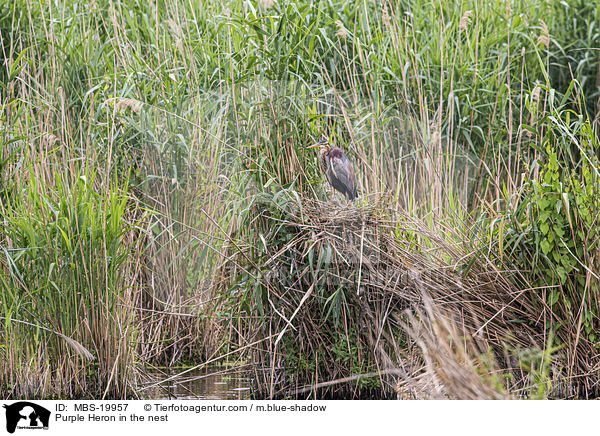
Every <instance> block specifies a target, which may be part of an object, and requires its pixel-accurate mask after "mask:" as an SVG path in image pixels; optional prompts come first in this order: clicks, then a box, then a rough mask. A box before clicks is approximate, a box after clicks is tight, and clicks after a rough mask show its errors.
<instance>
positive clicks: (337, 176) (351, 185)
mask: <svg viewBox="0 0 600 436" xmlns="http://www.w3.org/2000/svg"><path fill="white" fill-rule="evenodd" d="M316 146H319V147H320V148H321V150H320V151H319V164H320V166H321V169H322V170H323V172H324V173H325V176H326V177H327V181H328V182H329V184H330V185H331V186H333V188H334V189H335V190H336V191H338V192H341V193H342V194H343V195H344V196H345V197H346V198H347V199H348V200H354V199H355V198H356V197H358V195H357V192H356V175H355V174H354V167H353V166H352V162H350V159H348V156H346V155H345V154H344V152H343V151H342V150H341V149H340V148H339V147H331V146H330V145H329V144H328V141H327V140H322V141H320V142H318V143H317V144H314V145H312V146H311V147H316Z"/></svg>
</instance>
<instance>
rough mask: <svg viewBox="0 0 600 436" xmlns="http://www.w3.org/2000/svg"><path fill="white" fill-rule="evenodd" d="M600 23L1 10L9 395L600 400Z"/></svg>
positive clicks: (205, 8)
mask: <svg viewBox="0 0 600 436" xmlns="http://www.w3.org/2000/svg"><path fill="white" fill-rule="evenodd" d="M599 17H600V6H598V5H597V4H594V3H593V2H589V3H582V2H580V1H577V0H566V1H558V0H550V1H546V0H535V1H533V2H523V1H512V2H510V1H509V2H506V1H496V2H480V1H473V0H464V1H458V2H451V3H448V2H436V1H433V2H430V1H420V0H418V1H404V0H401V1H394V2H392V1H387V0H376V1H367V2H365V1H362V2H358V1H341V0H331V1H327V2H322V1H304V0H300V1H291V2H281V1H276V0H269V1H266V0H265V1H263V0H261V1H249V0H231V1H226V2H215V1H212V0H192V1H187V2H180V1H175V0H164V1H163V0H161V1H151V2H138V1H135V0H94V1H92V2H89V3H85V4H84V3H81V2H76V1H66V2H59V3H56V2H55V3H50V4H44V3H41V2H33V1H31V0H16V1H12V2H3V3H1V4H0V61H1V62H0V214H1V220H0V249H1V250H0V317H1V318H0V321H1V322H2V327H1V328H0V339H1V344H2V345H1V346H0V356H1V357H0V358H1V359H2V361H3V362H4V363H5V364H4V365H3V366H2V368H3V369H2V371H0V392H1V393H2V397H3V398H17V397H24V396H26V397H29V398H51V397H54V398H60V397H69V398H70V397H87V398H101V397H104V398H124V397H132V396H136V395H144V394H143V391H140V390H139V388H140V384H141V383H142V382H143V380H144V372H145V367H147V366H148V365H177V364H182V363H191V364H193V365H203V364H205V363H206V362H212V361H215V360H218V359H219V358H222V359H229V360H233V361H238V360H243V361H244V362H245V363H247V364H249V365H253V368H254V369H255V371H254V372H253V373H254V374H255V379H256V381H257V382H258V384H257V389H256V395H257V396H263V397H278V398H287V397H295V396H299V397H307V396H309V397H310V396H312V397H316V398H324V397H336V398H337V397H344V398H389V397H395V396H396V395H401V396H408V397H413V398H440V397H446V398H467V397H468V398H477V397H481V398H483V397H486V398H491V397H493V398H506V397H511V396H517V397H528V396H529V397H552V396H558V397H563V398H567V397H573V396H579V397H586V396H588V397H589V396H596V395H597V385H598V377H597V374H598V364H599V362H598V360H597V355H598V353H597V344H598V337H597V327H598V301H599V298H598V291H599V290H598V282H599V281H600V279H599V276H600V266H599V259H600V252H599V248H598V230H597V229H598V225H597V224H598V212H599V205H598V197H599V196H598V189H599V188H598V186H599V180H598V176H599V171H600V169H599V164H598V157H599V151H598V113H599V112H598V111H599V109H600V106H599V104H600V103H599V102H600V88H599V86H598V83H600V79H599V76H598V71H600V69H599V52H598V47H600V30H599V28H598V22H599ZM323 136H327V137H329V138H330V140H331V141H332V143H334V144H335V145H338V146H340V147H341V148H343V149H344V150H345V152H346V154H347V155H348V156H349V158H350V159H351V160H352V161H353V162H354V165H355V168H356V169H357V176H358V185H359V198H358V199H357V200H356V201H355V202H354V203H352V204H345V203H343V202H342V201H340V199H336V198H332V194H331V191H330V190H328V189H327V185H326V183H325V180H324V178H323V176H322V175H321V174H320V172H319V169H318V165H317V162H316V158H315V155H314V153H313V152H312V151H311V150H306V146H307V145H310V144H312V143H314V142H316V141H317V140H319V139H321V138H322V137H323ZM436 317H438V318H443V320H440V322H439V323H437V324H436V321H435V319H436ZM438 333H443V335H442V336H444V337H447V338H449V339H448V341H444V340H443V338H440V337H439V335H438ZM461 341H464V343H463V342H461ZM461 344H462V345H463V346H462V348H461ZM524 356H525V357H524ZM436 362H437V363H436ZM446 363H447V365H448V366H447V367H444V365H445V364H446ZM458 380H471V381H472V383H473V389H470V390H469V389H459V388H458V386H459V385H460V383H459V382H458ZM320 383H325V384H320ZM469 383H471V382H469ZM463 387H464V386H463Z"/></svg>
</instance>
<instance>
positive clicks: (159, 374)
mask: <svg viewBox="0 0 600 436" xmlns="http://www.w3.org/2000/svg"><path fill="white" fill-rule="evenodd" d="M184 371H186V369H185V368H176V369H173V368H167V369H162V370H160V371H154V372H149V373H148V374H147V375H148V376H149V381H148V382H147V383H146V384H145V386H143V387H142V388H141V389H140V391H139V394H140V396H141V397H143V398H148V399H155V400H184V399H191V400H247V399H249V398H250V394H251V389H250V384H251V382H250V378H249V377H248V376H247V374H246V372H245V371H244V370H243V369H241V368H235V367H234V368H232V367H225V366H209V367H204V368H201V369H195V370H192V371H187V372H185V373H184V374H182V373H183V372H184ZM175 376H177V377H175ZM171 377H174V378H173V379H171V380H168V381H164V380H167V379H169V378H171ZM161 381H163V382H162V383H160V384H158V383H159V382H161Z"/></svg>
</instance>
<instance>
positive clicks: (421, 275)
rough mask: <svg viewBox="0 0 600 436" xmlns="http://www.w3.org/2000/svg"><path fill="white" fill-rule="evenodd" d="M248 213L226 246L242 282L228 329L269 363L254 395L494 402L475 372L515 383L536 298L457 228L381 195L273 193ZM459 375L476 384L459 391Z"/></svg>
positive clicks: (536, 332) (539, 333)
mask: <svg viewBox="0 0 600 436" xmlns="http://www.w3.org/2000/svg"><path fill="white" fill-rule="evenodd" d="M249 215H251V216H253V217H255V218H254V220H253V222H252V226H251V228H252V231H251V232H250V233H249V234H246V235H245V236H246V237H247V238H248V239H247V240H248V242H249V243H248V245H245V246H242V245H236V247H235V248H236V250H234V253H232V255H231V259H234V262H233V263H229V264H228V270H227V274H228V275H229V276H230V277H238V278H239V276H240V275H242V276H244V277H245V278H244V280H241V281H239V279H238V283H242V284H243V285H241V286H243V292H241V293H239V294H237V295H238V297H237V298H238V300H237V301H236V303H235V304H237V305H239V307H241V308H242V309H241V310H242V311H245V314H244V315H243V316H241V319H244V320H245V321H244V322H242V324H241V325H239V326H237V327H236V328H238V329H239V330H238V331H239V333H240V337H239V338H238V339H239V340H240V342H241V343H240V345H245V344H250V343H252V344H254V343H257V344H259V345H258V346H255V347H249V348H248V349H249V350H250V354H249V357H250V359H251V360H252V361H253V362H255V363H257V368H262V369H264V368H267V369H266V370H257V371H256V380H257V392H258V396H259V397H269V398H289V397H312V398H340V397H341V398H364V397H368V398H392V397H395V396H396V395H398V394H399V393H401V394H402V395H401V396H407V397H410V398H440V397H443V398H498V397H505V396H506V394H505V393H503V392H500V393H498V389H495V388H487V387H485V386H484V387H481V383H482V382H481V380H482V378H481V377H475V375H476V374H480V372H481V371H483V372H484V373H488V372H490V371H497V370H498V368H497V367H498V366H500V367H501V368H502V369H503V370H505V371H513V372H514V373H515V374H514V376H515V377H513V378H512V380H513V381H514V383H513V384H515V385H516V384H518V383H517V382H518V381H519V380H520V381H521V382H523V375H522V374H521V373H520V371H519V368H518V365H517V364H516V362H517V359H518V350H522V349H532V348H535V347H537V346H538V344H540V343H542V342H543V325H541V323H540V322H539V319H540V317H539V316H538V317H537V321H538V322H537V324H536V322H535V321H536V318H535V317H536V314H539V305H538V304H537V302H536V301H534V300H533V299H532V298H531V293H530V292H527V291H528V289H527V288H520V287H518V286H517V285H515V282H518V280H515V278H514V277H512V275H513V274H512V273H511V272H510V271H501V270H498V269H497V268H496V267H495V266H494V265H493V263H492V262H490V261H489V259H487V258H485V257H482V256H481V255H480V254H479V252H478V251H477V250H476V249H475V248H474V247H472V246H471V245H470V243H469V239H468V238H464V237H463V236H462V235H458V234H456V232H457V230H456V229H455V228H448V229H445V228H444V227H443V223H440V222H436V223H435V224H436V228H435V229H432V228H431V226H430V225H426V224H425V223H424V222H423V221H421V220H418V219H416V218H414V217H411V216H409V215H407V214H405V213H403V212H402V211H399V210H395V209H391V208H389V207H387V206H386V203H385V202H384V201H383V200H381V199H379V200H374V201H370V202H367V204H366V205H360V206H359V205H358V204H356V203H355V204H346V205H339V204H336V203H333V202H320V201H315V200H307V199H298V198H290V199H289V200H288V201H283V202H282V201H281V200H279V201H273V200H272V199H271V200H269V201H262V202H257V203H255V204H254V209H253V210H252V212H251V213H250V214H249ZM250 238H252V239H250ZM242 239H243V238H242ZM251 240H253V241H258V240H260V241H261V242H259V243H255V244H252V243H251ZM457 241H458V242H457ZM532 319H533V322H530V321H531V320H532ZM438 321H439V322H443V323H445V324H444V327H443V328H441V327H440V325H441V324H440V325H438V324H437V322H438ZM440 329H441V330H440ZM440 332H445V333H444V334H445V335H446V336H447V337H446V338H438V337H437V335H436V333H437V334H440ZM450 332H451V333H452V334H450ZM424 338H428V339H424ZM448 338H453V339H452V341H454V343H455V345H454V346H451V347H448V346H447V343H448V341H450V339H448ZM439 341H441V342H439ZM424 344H425V346H426V349H427V350H430V351H432V350H433V351H432V353H433V354H431V355H436V356H438V357H439V359H438V361H437V363H436V364H432V362H433V361H435V360H436V359H432V358H431V355H430V356H429V358H427V356H426V354H427V353H426V352H425V349H424V348H423V347H424ZM436 344H437V345H436ZM445 344H446V345H445ZM456 344H463V345H462V346H457V345H456ZM465 344H466V345H465ZM434 345H435V346H434ZM435 350H438V351H435ZM440 350H441V351H440ZM459 350H469V353H468V354H469V356H470V357H469V358H465V354H464V352H463V351H460V352H459ZM442 351H443V352H442ZM461 353H462V354H461ZM485 355H491V356H492V359H491V362H492V363H489V364H484V363H482V361H481V359H480V356H485ZM440 356H442V357H440ZM484 360H485V359H484ZM444 362H447V363H448V365H451V364H452V365H454V366H450V367H446V368H445V367H444ZM452 362H453V363H452ZM461 367H462V368H464V369H465V370H464V371H463V372H461V371H459V370H458V369H457V368H461ZM444 368H445V369H444ZM474 368H475V369H474ZM437 370H440V372H439V373H436V371H437ZM426 374H429V376H428V377H425V375H426ZM436 374H437V375H436ZM440 374H445V375H444V376H442V377H440V376H439V375H440ZM449 374H454V375H456V377H457V378H456V379H454V383H452V382H450V380H451V377H450V375H449ZM467 376H468V377H467ZM425 379H426V381H425ZM467 379H472V380H475V379H477V380H478V382H477V383H479V385H477V386H476V388H474V389H471V390H469V389H465V390H464V392H470V394H466V393H463V394H461V393H457V392H456V389H455V388H456V387H457V386H461V385H462V382H460V380H467ZM483 379H485V380H491V378H487V379H486V378H485V377H483ZM340 380H341V381H340ZM416 380H421V382H420V384H419V383H417V384H419V386H420V387H416V385H415V383H416ZM444 380H445V382H444ZM494 380H496V379H494ZM337 381H340V382H337ZM494 383H496V382H495V381H494ZM484 384H485V383H484ZM522 384H523V383H521V385H522ZM444 386H446V387H445V388H444ZM473 392H475V393H480V394H481V395H479V396H477V395H475V394H472V393H473Z"/></svg>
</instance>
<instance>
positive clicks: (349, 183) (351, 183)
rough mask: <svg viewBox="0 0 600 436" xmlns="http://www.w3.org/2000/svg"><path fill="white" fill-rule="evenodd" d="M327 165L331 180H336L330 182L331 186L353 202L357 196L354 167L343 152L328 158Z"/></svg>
mask: <svg viewBox="0 0 600 436" xmlns="http://www.w3.org/2000/svg"><path fill="white" fill-rule="evenodd" d="M329 163H330V166H329V167H330V168H331V173H332V174H331V178H332V179H336V180H335V181H334V180H330V183H331V184H332V186H333V187H334V188H335V189H337V190H338V191H340V192H342V193H343V194H344V195H346V197H348V198H349V199H350V200H354V199H355V198H356V196H357V195H356V176H355V174H354V167H353V166H352V162H350V159H348V157H347V156H346V155H345V154H344V152H343V151H341V150H340V153H339V155H333V156H331V157H330V160H329ZM336 185H337V186H336ZM338 186H339V187H338ZM340 188H342V189H340Z"/></svg>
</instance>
